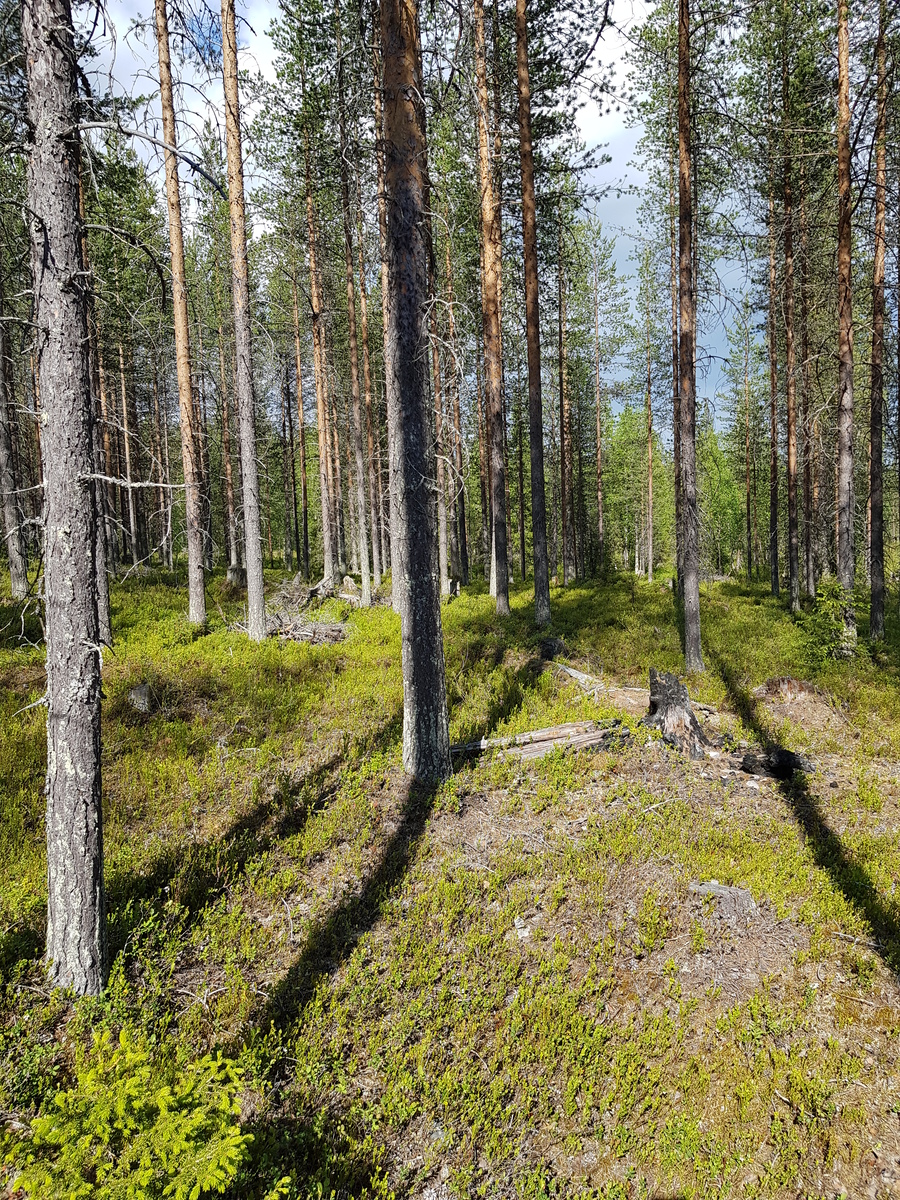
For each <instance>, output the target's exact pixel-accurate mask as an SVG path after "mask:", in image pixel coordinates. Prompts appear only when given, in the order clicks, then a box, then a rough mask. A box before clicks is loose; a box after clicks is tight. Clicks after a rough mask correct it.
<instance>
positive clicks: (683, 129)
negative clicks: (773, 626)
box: [678, 0, 703, 674]
mask: <svg viewBox="0 0 900 1200" xmlns="http://www.w3.org/2000/svg"><path fill="white" fill-rule="evenodd" d="M690 81H691V44H690V4H689V0H679V4H678V250H679V272H678V285H679V286H678V290H679V302H680V344H679V355H678V362H679V395H680V399H681V478H682V525H683V532H682V544H683V547H684V665H685V669H686V670H687V671H688V673H689V674H693V673H694V672H695V671H702V670H703V654H702V651H701V648H700V528H699V514H698V511H697V463H696V416H695V408H696V368H695V355H696V306H695V298H694V272H693V257H692V235H693V197H692V193H691V97H690Z"/></svg>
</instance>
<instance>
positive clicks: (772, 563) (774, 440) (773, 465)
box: [768, 106, 781, 596]
mask: <svg viewBox="0 0 900 1200" xmlns="http://www.w3.org/2000/svg"><path fill="white" fill-rule="evenodd" d="M770 108H771V106H770ZM769 154H770V157H769V227H768V236H769V313H768V331H769V576H770V582H771V588H772V595H773V596H777V595H779V593H780V591H781V580H780V573H779V569H778V340H777V337H776V329H777V325H776V313H777V304H778V294H777V288H776V282H777V277H776V268H775V151H774V147H771V146H770V151H769Z"/></svg>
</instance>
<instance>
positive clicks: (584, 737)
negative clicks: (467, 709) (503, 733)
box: [450, 718, 630, 759]
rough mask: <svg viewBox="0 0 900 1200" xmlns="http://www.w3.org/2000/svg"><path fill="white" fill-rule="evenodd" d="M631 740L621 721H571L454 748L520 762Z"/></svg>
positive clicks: (454, 751)
mask: <svg viewBox="0 0 900 1200" xmlns="http://www.w3.org/2000/svg"><path fill="white" fill-rule="evenodd" d="M628 736H630V731H629V730H628V729H627V728H624V727H623V726H622V722H621V721H620V720H618V718H616V719H613V720H612V721H568V722H567V723H566V724H565V725H552V726H550V727H549V728H547V729H532V730H530V731H529V732H528V733H517V734H514V735H511V736H510V737H499V738H481V739H480V740H479V741H477V742H461V743H458V744H457V745H455V746H451V747H450V753H451V754H465V755H477V754H482V753H484V751H485V750H501V751H502V752H504V753H505V754H511V755H514V756H515V757H517V758H522V759H530V758H542V757H543V756H544V755H545V754H549V753H550V751H551V750H555V749H556V748H557V747H563V748H565V749H567V750H568V749H571V750H584V749H588V748H591V747H597V748H599V747H600V746H601V745H602V744H603V743H605V742H606V743H608V742H610V741H612V740H614V739H616V738H619V737H628Z"/></svg>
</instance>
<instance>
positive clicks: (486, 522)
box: [475, 349, 491, 581]
mask: <svg viewBox="0 0 900 1200" xmlns="http://www.w3.org/2000/svg"><path fill="white" fill-rule="evenodd" d="M481 396H482V389H481V359H480V358H479V355H478V351H477V349H476V352H475V406H476V412H477V416H478V483H479V487H480V489H481V573H482V575H483V576H484V578H485V581H487V579H488V576H489V574H490V556H491V550H490V527H491V514H490V488H489V487H488V471H487V438H486V437H485V419H484V413H483V411H482V410H483V405H482V399H481Z"/></svg>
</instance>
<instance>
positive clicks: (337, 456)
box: [329, 356, 347, 575]
mask: <svg viewBox="0 0 900 1200" xmlns="http://www.w3.org/2000/svg"><path fill="white" fill-rule="evenodd" d="M331 361H332V364H333V363H334V358H333V356H332V360H331ZM334 384H335V381H334V380H333V379H332V380H330V382H329V392H330V398H331V437H332V445H331V463H332V467H331V470H332V476H333V480H334V485H333V486H334V501H335V503H334V515H335V524H336V525H337V556H338V569H339V571H340V573H341V575H343V574H344V573H345V572H346V570H347V531H346V525H345V523H344V476H343V467H342V464H341V443H340V437H339V435H338V410H337V395H336V388H335V386H334Z"/></svg>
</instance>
